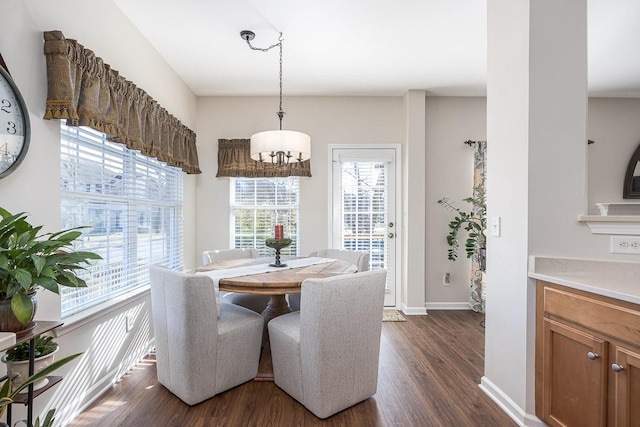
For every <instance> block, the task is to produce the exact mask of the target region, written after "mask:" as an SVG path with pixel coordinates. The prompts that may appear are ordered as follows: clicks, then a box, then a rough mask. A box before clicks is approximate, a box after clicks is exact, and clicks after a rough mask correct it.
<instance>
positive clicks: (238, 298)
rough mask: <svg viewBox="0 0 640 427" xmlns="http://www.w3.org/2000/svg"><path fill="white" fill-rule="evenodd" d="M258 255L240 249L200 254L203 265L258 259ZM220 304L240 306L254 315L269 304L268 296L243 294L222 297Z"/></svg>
mask: <svg viewBox="0 0 640 427" xmlns="http://www.w3.org/2000/svg"><path fill="white" fill-rule="evenodd" d="M259 257H260V254H259V253H258V250H257V249H255V248H242V249H215V250H210V251H203V252H202V263H203V264H204V265H207V264H212V263H214V262H221V261H227V260H231V259H245V258H259ZM222 302H226V303H229V304H235V305H240V306H242V307H246V308H248V309H249V310H253V311H255V312H256V313H262V312H263V311H264V309H265V308H267V304H269V296H268V295H255V294H243V293H237V292H229V293H227V294H225V295H224V297H223V298H222Z"/></svg>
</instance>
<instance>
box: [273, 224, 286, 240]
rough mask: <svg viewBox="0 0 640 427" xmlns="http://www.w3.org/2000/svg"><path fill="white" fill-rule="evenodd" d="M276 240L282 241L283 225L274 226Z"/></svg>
mask: <svg viewBox="0 0 640 427" xmlns="http://www.w3.org/2000/svg"><path fill="white" fill-rule="evenodd" d="M274 237H275V238H276V239H278V240H279V239H284V225H276V230H275V236H274Z"/></svg>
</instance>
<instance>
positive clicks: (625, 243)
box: [611, 236, 640, 255]
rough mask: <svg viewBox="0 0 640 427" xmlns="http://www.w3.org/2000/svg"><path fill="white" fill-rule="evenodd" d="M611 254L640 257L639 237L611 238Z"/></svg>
mask: <svg viewBox="0 0 640 427" xmlns="http://www.w3.org/2000/svg"><path fill="white" fill-rule="evenodd" d="M611 253H612V254H639V255H640V236H611Z"/></svg>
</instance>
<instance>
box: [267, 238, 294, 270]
mask: <svg viewBox="0 0 640 427" xmlns="http://www.w3.org/2000/svg"><path fill="white" fill-rule="evenodd" d="M264 244H265V246H267V247H269V248H272V249H275V251H276V262H275V263H273V264H269V266H271V267H286V266H287V264H283V263H281V262H280V250H281V249H284V248H286V247H287V246H289V245H290V244H291V239H266V240H265V241H264Z"/></svg>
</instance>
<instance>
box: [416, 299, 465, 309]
mask: <svg viewBox="0 0 640 427" xmlns="http://www.w3.org/2000/svg"><path fill="white" fill-rule="evenodd" d="M425 306H426V308H427V310H471V307H469V303H468V302H466V301H465V302H428V303H426V304H425Z"/></svg>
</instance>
